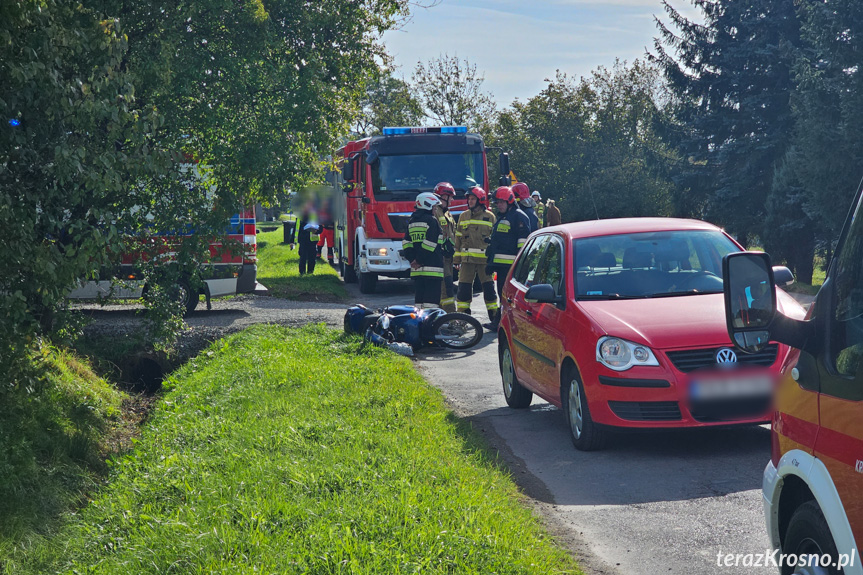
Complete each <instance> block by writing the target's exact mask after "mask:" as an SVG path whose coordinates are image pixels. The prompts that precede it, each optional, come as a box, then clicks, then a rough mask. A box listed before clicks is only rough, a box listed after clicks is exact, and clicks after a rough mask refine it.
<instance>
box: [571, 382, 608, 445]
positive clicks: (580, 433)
mask: <svg viewBox="0 0 863 575" xmlns="http://www.w3.org/2000/svg"><path fill="white" fill-rule="evenodd" d="M560 404H561V408H562V409H563V414H564V416H565V417H566V425H567V428H569V438H570V439H571V440H572V444H573V445H574V446H575V448H576V449H578V450H579V451H598V450H600V449H602V448H603V447H605V442H606V430H605V428H604V427H603V426H601V425H599V424H597V423H594V421H593V418H592V417H591V415H590V408H589V407H588V403H587V396H586V395H585V393H584V385H583V384H582V383H581V377H579V375H578V371H576V369H575V368H574V367H571V368H569V369H568V370H567V372H566V373H565V374H564V377H563V383H562V385H561V390H560Z"/></svg>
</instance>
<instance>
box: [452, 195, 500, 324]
mask: <svg viewBox="0 0 863 575" xmlns="http://www.w3.org/2000/svg"><path fill="white" fill-rule="evenodd" d="M467 207H468V209H467V210H465V211H464V212H462V213H461V215H460V216H459V217H458V224H457V226H456V232H455V260H454V261H455V263H457V264H459V271H458V292H457V293H456V304H455V305H456V309H457V310H458V311H460V312H463V313H468V314H469V313H470V302H471V300H472V299H473V293H472V292H473V290H472V289H471V288H472V287H473V282H474V279H475V278H476V277H479V281H480V283H481V285H482V293H483V298H484V299H485V308H486V310H488V318H489V320H490V321H491V323H492V325H494V323H495V322H496V321H497V313H498V309H499V307H500V306H499V305H498V302H497V294H496V293H495V291H494V280H493V279H492V276H491V275H490V274H488V273H486V270H485V264H486V259H485V250H486V248H487V247H488V243H489V238H490V237H491V230H492V228H493V227H494V223H495V217H494V214H493V213H491V212H490V211H489V210H488V196H487V195H486V193H485V190H483V189H482V188H480V187H479V186H475V187H473V188H471V189H470V190H469V191H468V193H467Z"/></svg>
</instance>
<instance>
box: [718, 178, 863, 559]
mask: <svg viewBox="0 0 863 575" xmlns="http://www.w3.org/2000/svg"><path fill="white" fill-rule="evenodd" d="M723 267H724V270H723V272H724V278H725V285H724V291H725V307H726V320H727V323H728V331H729V335H730V336H731V339H732V341H734V342H735V344H736V345H737V346H738V347H739V348H740V349H742V350H743V351H744V352H757V351H758V350H760V349H761V348H762V347H763V346H764V345H766V344H767V342H768V341H770V340H772V341H779V342H782V343H785V344H788V345H790V346H792V347H793V348H795V349H794V350H793V351H792V352H791V353H790V354H789V355H788V356H787V358H786V360H785V363H784V365H783V367H782V369H781V370H780V373H781V381H780V384H779V386H778V388H777V391H776V398H775V412H774V414H773V426H772V432H771V436H772V454H771V460H770V463H768V464H767V468H766V469H765V470H764V481H763V486H762V489H763V495H764V511H765V515H766V520H767V529H768V533H769V536H770V540H771V542H772V544H773V545H774V547H775V548H776V549H779V550H780V552H781V554H780V555H779V556H780V557H781V558H782V559H783V563H784V564H783V565H782V568H781V572H782V574H783V575H792V574H799V575H816V574H830V575H832V574H837V573H843V574H845V575H863V564H861V557H860V553H859V551H858V549H857V542H858V540H860V539H863V202H861V190H858V192H857V195H856V197H855V200H854V204H853V206H852V208H851V211H850V213H849V215H848V217H847V219H846V221H845V226H844V227H843V230H842V235H841V236H840V239H839V243H838V245H837V248H836V252H835V256H834V257H833V260H832V261H831V262H830V267H829V270H828V272H827V279H826V281H825V282H824V285H823V286H822V287H821V290H820V291H819V292H818V295H817V297H816V299H815V301H814V303H813V304H812V306H811V307H810V309H809V312H808V314H807V316H806V319H805V320H803V321H799V320H794V319H790V318H788V317H785V316H783V315H782V314H780V313H778V312H777V311H776V288H775V284H774V281H773V273H772V265H771V262H770V258H769V256H767V255H766V254H763V253H755V252H743V253H732V254H728V255H727V256H726V257H725V259H724V261H723Z"/></svg>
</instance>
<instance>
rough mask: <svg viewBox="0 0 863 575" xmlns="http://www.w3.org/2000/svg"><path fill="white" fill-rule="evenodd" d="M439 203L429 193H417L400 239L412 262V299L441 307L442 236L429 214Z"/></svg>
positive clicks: (437, 222)
mask: <svg viewBox="0 0 863 575" xmlns="http://www.w3.org/2000/svg"><path fill="white" fill-rule="evenodd" d="M439 204H440V198H438V197H437V196H436V195H434V194H433V193H432V192H423V193H421V194H419V195H418V196H417V199H416V210H414V213H413V214H412V215H411V217H410V220H408V229H407V231H406V232H405V237H404V240H402V247H403V251H404V256H405V258H406V259H407V260H408V261H409V262H410V263H411V278H412V279H413V280H414V290H415V295H414V302H416V305H417V307H419V308H435V307H440V296H441V283H442V282H443V245H442V244H443V242H444V237H443V234H442V233H441V227H440V221H439V220H438V218H437V216H435V215H434V213H432V212H433V211H434V208H435V206H437V205H439Z"/></svg>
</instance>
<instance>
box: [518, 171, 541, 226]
mask: <svg viewBox="0 0 863 575" xmlns="http://www.w3.org/2000/svg"><path fill="white" fill-rule="evenodd" d="M512 193H513V194H515V199H516V201H517V202H518V209H519V210H521V211H522V212H524V215H526V216H527V219H528V223H529V224H530V231H531V232H535V231H536V230H538V229H539V217H538V216H537V215H536V211H535V210H534V206H536V202H535V201H534V200H533V198H531V197H530V188H529V187H528V185H527V184H525V183H524V182H516V183H515V184H513V185H512Z"/></svg>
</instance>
